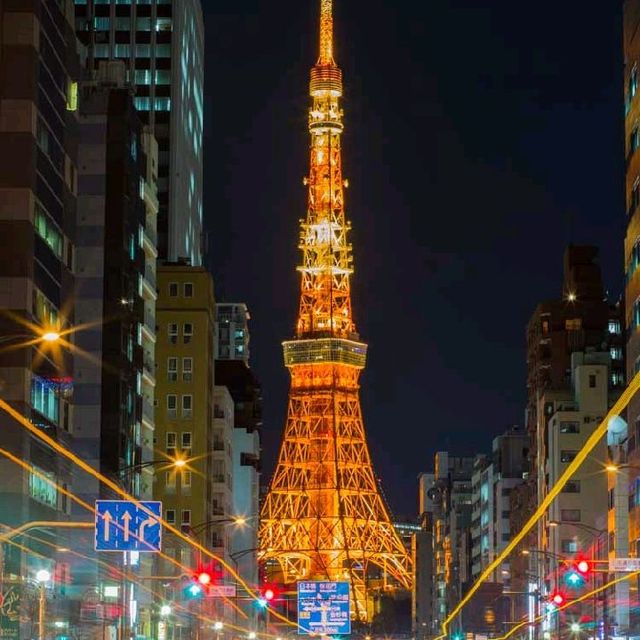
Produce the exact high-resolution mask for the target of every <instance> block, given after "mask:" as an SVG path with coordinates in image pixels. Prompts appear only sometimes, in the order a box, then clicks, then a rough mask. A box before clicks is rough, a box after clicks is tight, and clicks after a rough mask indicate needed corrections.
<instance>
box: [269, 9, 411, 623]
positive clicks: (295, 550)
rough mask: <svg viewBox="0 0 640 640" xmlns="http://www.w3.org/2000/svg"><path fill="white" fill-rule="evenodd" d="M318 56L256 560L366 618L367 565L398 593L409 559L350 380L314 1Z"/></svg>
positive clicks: (341, 254) (349, 338)
mask: <svg viewBox="0 0 640 640" xmlns="http://www.w3.org/2000/svg"><path fill="white" fill-rule="evenodd" d="M320 7H321V9H320V55H319V58H318V62H317V63H316V65H315V66H314V67H313V68H312V69H311V82H310V95H311V98H312V106H311V109H310V110H309V133H310V135H311V148H310V152H311V161H310V171H309V177H308V178H307V179H305V184H307V185H308V189H309V193H308V208H307V217H306V219H305V220H303V221H301V229H300V245H299V246H300V249H301V250H302V265H301V266H299V267H298V270H299V271H300V273H301V294H300V310H299V315H298V322H297V331H296V337H295V339H294V340H291V341H288V342H285V343H283V347H284V360H285V365H286V366H287V368H288V369H289V372H290V374H291V390H290V393H289V406H288V412H287V420H286V425H285V430H284V436H283V441H282V444H281V448H280V454H279V459H278V464H277V467H276V470H275V472H274V475H273V477H272V479H271V484H270V487H269V492H268V494H267V496H266V498H265V501H264V504H263V507H262V511H261V524H260V549H261V557H262V559H263V561H266V562H267V563H269V564H273V561H274V560H275V561H277V563H278V565H279V569H280V571H281V574H282V579H283V581H284V582H287V583H289V582H294V581H296V580H300V579H307V578H318V579H329V580H345V579H348V580H350V582H351V584H352V595H353V598H352V599H353V602H354V604H355V607H354V614H355V616H356V617H358V618H360V619H366V617H367V607H366V600H367V594H366V590H367V575H368V568H369V564H374V565H377V566H378V567H379V568H380V569H382V571H384V572H385V574H386V575H388V576H391V577H392V578H393V579H394V580H395V581H396V582H397V583H398V584H399V585H400V586H401V587H403V588H407V589H409V588H410V587H411V582H412V566H411V558H410V557H409V555H408V553H407V551H406V549H405V547H404V545H403V543H402V541H401V540H400V538H399V536H398V534H397V533H396V531H395V529H394V527H393V524H392V523H391V520H390V517H389V513H388V511H387V508H386V506H385V503H384V501H383V499H382V496H381V495H380V492H379V488H378V483H377V480H376V477H375V474H374V471H373V467H372V464H371V457H370V454H369V450H368V447H367V442H366V438H365V431H364V423H363V420H362V413H361V410H360V398H359V393H358V392H359V383H358V378H359V376H360V372H361V370H362V369H363V368H364V366H365V360H366V351H367V346H366V345H365V344H364V343H362V342H360V340H359V335H358V334H357V332H356V328H355V325H354V323H353V318H352V313H351V295H350V284H349V279H350V276H351V274H352V272H353V268H352V256H351V245H350V244H349V243H348V240H347V234H348V232H349V230H350V224H349V223H348V222H346V220H345V213H344V188H345V187H346V186H347V183H346V180H344V179H343V176H342V159H341V152H340V139H341V135H342V130H343V123H342V110H341V109H340V98H341V96H342V72H341V70H340V69H339V68H338V66H337V65H336V63H335V62H334V59H333V17H332V0H320Z"/></svg>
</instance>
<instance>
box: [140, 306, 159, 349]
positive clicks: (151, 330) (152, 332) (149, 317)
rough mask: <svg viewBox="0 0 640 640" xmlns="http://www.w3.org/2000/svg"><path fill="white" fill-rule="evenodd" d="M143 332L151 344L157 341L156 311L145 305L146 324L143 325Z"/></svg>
mask: <svg viewBox="0 0 640 640" xmlns="http://www.w3.org/2000/svg"><path fill="white" fill-rule="evenodd" d="M142 332H143V333H144V335H145V337H146V339H147V340H149V341H150V342H155V341H156V316H155V313H154V309H152V308H150V307H147V306H146V305H145V310H144V324H143V325H142Z"/></svg>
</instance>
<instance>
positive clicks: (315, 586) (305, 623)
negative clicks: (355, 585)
mask: <svg viewBox="0 0 640 640" xmlns="http://www.w3.org/2000/svg"><path fill="white" fill-rule="evenodd" d="M349 596H350V590H349V583H348V582H330V581H306V580H305V581H300V582H298V633H299V634H303V635H309V634H313V635H334V634H335V635H347V634H350V633H351V617H350V608H351V607H350V600H349Z"/></svg>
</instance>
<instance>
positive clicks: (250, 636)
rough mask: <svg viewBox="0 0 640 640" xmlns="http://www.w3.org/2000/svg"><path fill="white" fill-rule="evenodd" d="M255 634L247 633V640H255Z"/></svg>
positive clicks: (252, 632)
mask: <svg viewBox="0 0 640 640" xmlns="http://www.w3.org/2000/svg"><path fill="white" fill-rule="evenodd" d="M256 637H257V636H256V632H255V631H250V632H249V640H256Z"/></svg>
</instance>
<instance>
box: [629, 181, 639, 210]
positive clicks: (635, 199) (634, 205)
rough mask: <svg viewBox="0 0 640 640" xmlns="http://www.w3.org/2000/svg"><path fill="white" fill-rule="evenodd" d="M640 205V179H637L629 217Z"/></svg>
mask: <svg viewBox="0 0 640 640" xmlns="http://www.w3.org/2000/svg"><path fill="white" fill-rule="evenodd" d="M638 204H640V179H638V178H636V180H635V182H634V183H633V188H632V189H631V202H630V203H629V215H631V214H632V213H633V212H634V211H635V210H636V209H637V208H638Z"/></svg>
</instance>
